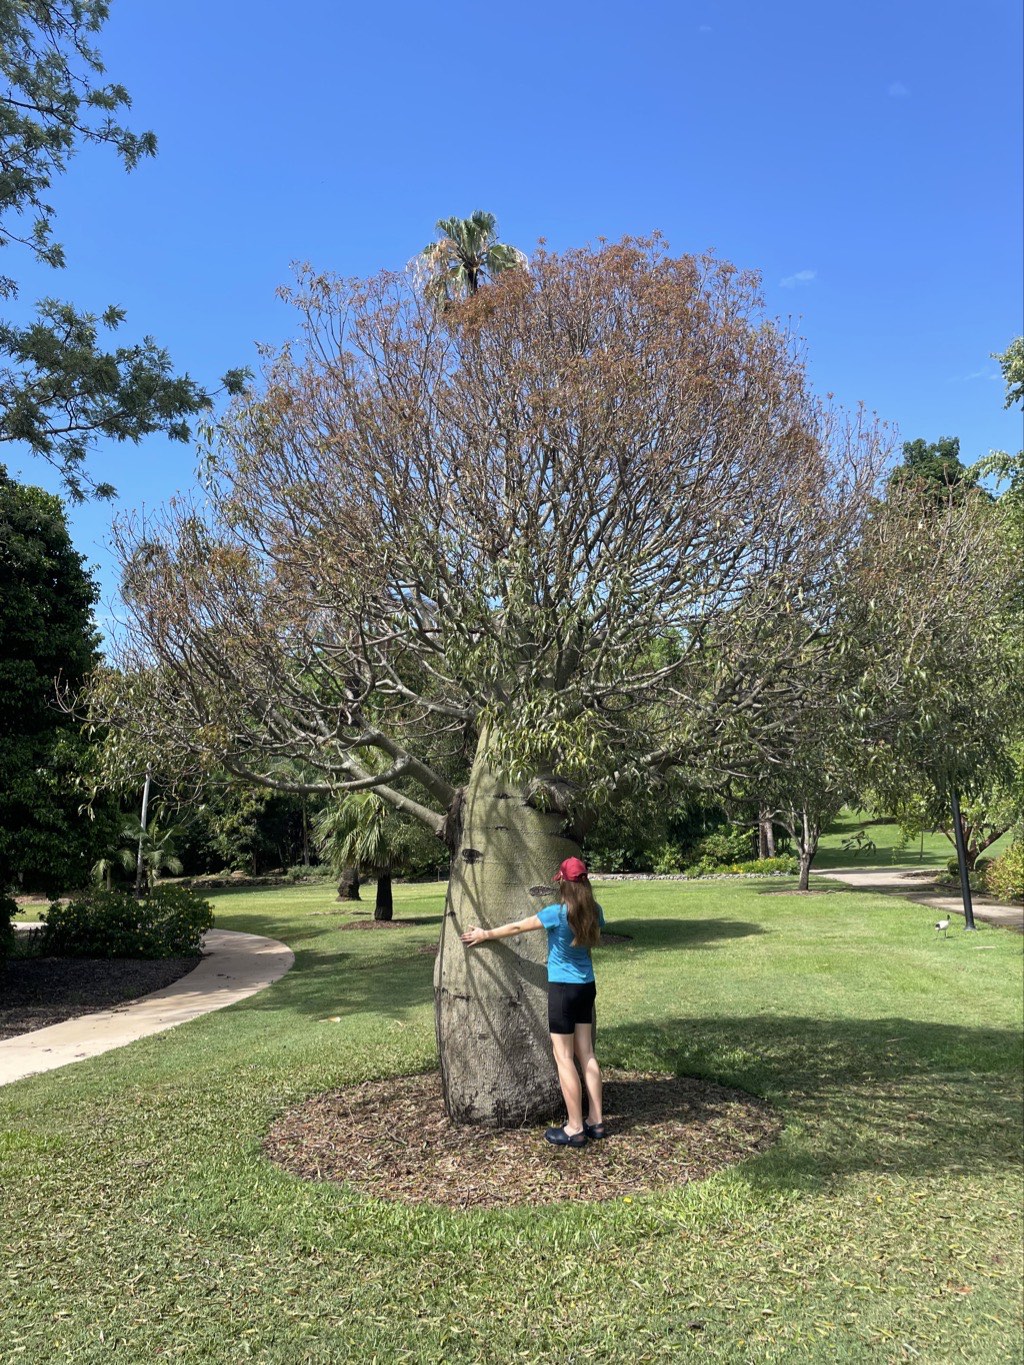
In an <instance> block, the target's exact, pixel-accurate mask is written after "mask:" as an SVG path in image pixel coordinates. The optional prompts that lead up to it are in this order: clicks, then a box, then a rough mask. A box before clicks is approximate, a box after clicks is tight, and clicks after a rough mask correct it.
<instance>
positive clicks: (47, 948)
mask: <svg viewBox="0 0 1024 1365" xmlns="http://www.w3.org/2000/svg"><path fill="white" fill-rule="evenodd" d="M44 920H45V923H44V926H43V929H42V931H41V934H40V942H39V951H40V952H41V953H44V954H48V955H50V956H53V957H189V956H191V955H192V954H193V953H198V951H199V947H200V943H201V941H202V936H203V933H204V932H205V931H206V930H207V929H209V928H210V926H211V925H212V924H213V909H212V907H211V905H210V902H209V901H205V900H203V899H202V898H201V897H200V896H197V895H196V894H195V892H194V891H189V890H187V889H186V888H185V887H183V886H159V887H157V888H156V890H154V891H151V892H150V893H149V895H148V896H146V897H145V898H144V899H143V900H141V901H139V900H136V899H135V897H134V896H132V895H130V894H129V893H128V892H126V891H90V892H86V893H84V894H83V895H81V896H77V897H75V899H73V900H71V901H69V902H68V903H67V905H60V904H58V903H56V902H54V903H53V904H51V905H50V907H49V909H48V910H47V911H46V914H45V916H44Z"/></svg>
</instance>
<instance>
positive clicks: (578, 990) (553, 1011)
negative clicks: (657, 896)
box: [462, 858, 605, 1147]
mask: <svg viewBox="0 0 1024 1365" xmlns="http://www.w3.org/2000/svg"><path fill="white" fill-rule="evenodd" d="M554 880H555V882H556V884H560V886H561V891H562V899H561V902H560V903H558V902H556V903H555V904H553V905H546V906H545V907H544V909H543V910H541V911H540V913H539V914H536V915H531V916H530V918H529V919H521V920H517V921H516V922H515V923H514V924H503V925H501V927H500V928H498V929H478V928H476V927H475V926H474V927H473V928H471V929H467V931H466V932H465V933H464V934H463V935H462V941H463V943H465V944H466V945H467V947H470V948H475V947H476V946H477V945H478V944H480V943H486V942H487V941H488V940H490V939H496V938H514V937H515V936H516V935H517V934H528V933H530V932H531V931H532V930H534V929H546V930H547V931H548V1029H549V1030H550V1032H551V1047H552V1050H553V1051H554V1054H555V1065H556V1066H557V1067H558V1083H559V1085H560V1086H561V1087H562V1097H563V1098H564V1100H565V1108H566V1111H567V1114H568V1117H567V1119H566V1123H565V1126H564V1128H549V1129H548V1130H547V1132H546V1133H545V1134H544V1136H545V1137H546V1138H547V1140H548V1142H553V1143H554V1144H555V1145H556V1146H558V1147H585V1146H586V1144H587V1139H588V1138H592V1139H594V1140H596V1139H598V1138H603V1137H604V1135H605V1131H604V1121H603V1118H602V1110H601V1068H600V1067H599V1066H598V1064H597V1058H596V1057H595V1056H594V1027H593V1020H594V1000H595V996H596V992H597V986H596V984H595V982H594V967H593V964H592V962H591V960H590V950H591V948H593V947H594V946H595V945H596V944H597V943H598V942H599V941H600V938H601V929H602V927H603V926H604V914H603V912H602V910H601V907H600V906H599V905H598V904H597V902H596V901H595V900H594V893H593V891H592V890H591V887H590V879H589V878H588V876H587V865H586V863H583V862H581V861H580V859H579V858H566V860H565V862H564V863H563V864H562V866H561V867H560V868H559V869H558V871H557V872H556V873H555V876H554ZM573 1053H575V1055H576V1057H577V1058H578V1059H579V1064H580V1068H581V1070H582V1072H583V1079H584V1081H585V1082H586V1086H587V1098H588V1100H589V1101H590V1110H589V1120H590V1121H589V1122H587V1123H584V1121H583V1107H582V1104H583V1096H582V1093H581V1091H580V1078H579V1076H578V1075H577V1073H576V1067H575V1065H574V1063H573Z"/></svg>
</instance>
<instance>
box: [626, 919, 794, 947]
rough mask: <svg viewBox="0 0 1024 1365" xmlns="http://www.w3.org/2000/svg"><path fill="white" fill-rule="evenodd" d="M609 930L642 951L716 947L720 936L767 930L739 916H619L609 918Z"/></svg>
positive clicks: (737, 936)
mask: <svg viewBox="0 0 1024 1365" xmlns="http://www.w3.org/2000/svg"><path fill="white" fill-rule="evenodd" d="M608 932H609V933H610V934H623V935H625V936H626V937H628V938H630V939H632V945H631V946H632V947H634V948H637V949H640V950H641V951H650V950H656V949H661V948H704V949H713V948H717V947H718V941H719V940H721V939H734V938H747V937H748V936H750V935H752V934H765V933H768V932H769V931H768V930H767V929H765V927H764V926H763V925H761V924H751V923H749V922H748V921H746V920H738V919H721V918H719V917H717V916H716V917H715V918H713V919H618V918H616V919H615V920H609V921H608Z"/></svg>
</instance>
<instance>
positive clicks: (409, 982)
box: [245, 931, 434, 1019]
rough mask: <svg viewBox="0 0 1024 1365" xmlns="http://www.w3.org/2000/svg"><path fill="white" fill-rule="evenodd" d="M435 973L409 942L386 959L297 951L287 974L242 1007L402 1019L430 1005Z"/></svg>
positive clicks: (430, 960) (429, 961)
mask: <svg viewBox="0 0 1024 1365" xmlns="http://www.w3.org/2000/svg"><path fill="white" fill-rule="evenodd" d="M399 932H401V931H399ZM382 937H383V935H382ZM396 937H397V934H396ZM390 941H391V936H390V935H389V942H390ZM433 971H434V962H433V958H431V957H427V956H424V955H423V954H421V953H417V952H416V949H415V945H413V944H410V945H409V948H408V950H407V951H403V952H402V953H401V954H388V955H387V956H386V957H378V956H376V955H366V954H363V953H348V952H336V953H318V952H316V951H315V950H303V949H300V950H299V951H298V952H297V953H296V955H295V966H294V967H292V969H291V971H289V972H287V973H286V974H285V975H284V976H283V977H281V979H280V980H279V981H276V982H275V983H274V985H273V986H272V988H271V989H270V990H267V991H260V992H259V993H258V994H257V995H254V996H250V997H249V999H248V1000H246V1001H245V1008H246V1009H250V1010H254V1011H257V1012H268V1011H283V1012H286V1013H289V1014H299V1015H306V1016H308V1017H309V1018H311V1019H324V1018H331V1017H333V1016H338V1015H341V1016H345V1015H351V1014H361V1013H369V1014H379V1015H381V1016H382V1017H386V1018H389V1019H401V1018H403V1017H404V1016H405V1015H406V1014H408V1013H409V1011H410V1010H414V1009H417V1008H419V1006H421V1005H426V1004H432V1003H433V999H434V980H433Z"/></svg>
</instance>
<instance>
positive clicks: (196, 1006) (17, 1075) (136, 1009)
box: [0, 929, 295, 1085]
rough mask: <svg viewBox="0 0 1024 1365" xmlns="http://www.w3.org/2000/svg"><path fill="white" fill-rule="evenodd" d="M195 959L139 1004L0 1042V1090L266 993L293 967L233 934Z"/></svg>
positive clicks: (289, 957) (215, 938)
mask: <svg viewBox="0 0 1024 1365" xmlns="http://www.w3.org/2000/svg"><path fill="white" fill-rule="evenodd" d="M203 954H204V955H203V960H202V962H200V964H199V966H198V967H196V968H194V969H193V970H192V971H191V972H189V973H188V974H187V975H186V976H183V977H180V978H179V979H178V980H177V981H174V982H172V983H171V985H169V986H164V988H163V989H162V990H159V991H153V992H152V994H151V995H145V996H143V997H142V998H141V999H140V1000H135V1001H132V1002H131V1003H128V1004H123V1005H114V1006H113V1007H112V1008H111V1009H107V1010H99V1011H97V1012H96V1013H95V1014H83V1015H79V1017H78V1018H77V1019H66V1020H65V1021H64V1022H63V1023H62V1024H50V1025H49V1026H48V1027H47V1028H41V1029H36V1030H35V1031H34V1032H32V1033H22V1034H19V1035H18V1036H17V1037H15V1038H5V1039H4V1040H3V1041H0V1085H10V1083H11V1082H12V1081H20V1080H22V1079H23V1078H24V1077H25V1076H35V1075H37V1074H39V1073H40V1072H42V1071H54V1070H56V1069H57V1067H61V1066H69V1065H70V1064H71V1063H72V1062H80V1061H83V1060H84V1059H85V1058H87V1057H98V1056H99V1055H100V1054H101V1053H103V1052H110V1051H111V1050H112V1049H113V1048H117V1047H124V1046H125V1044H126V1043H133V1042H135V1040H136V1039H137V1038H146V1037H148V1036H149V1035H150V1034H151V1033H162V1032H163V1031H164V1030H165V1029H169V1028H176V1027H177V1026H178V1024H184V1023H187V1022H188V1020H190V1019H197V1018H199V1016H200V1015H203V1014H210V1013H211V1012H212V1011H213V1010H222V1009H225V1008H226V1007H227V1006H228V1005H234V1004H236V1003H237V1002H238V1001H239V1000H244V999H245V998H246V997H247V996H250V995H255V994H256V992H257V991H262V990H265V989H266V987H267V986H271V985H273V983H274V982H275V981H278V980H280V978H281V977H282V976H284V974H285V972H287V971H288V969H289V968H290V967H291V966H292V964H293V963H294V961H295V954H294V953H293V952H292V950H291V949H290V948H289V947H288V946H287V945H286V944H284V943H279V942H278V941H277V939H274V938H264V937H263V936H262V935H261V934H243V933H239V932H237V931H235V930H233V929H210V930H209V931H208V932H207V934H206V936H205V937H204V939H203Z"/></svg>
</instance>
